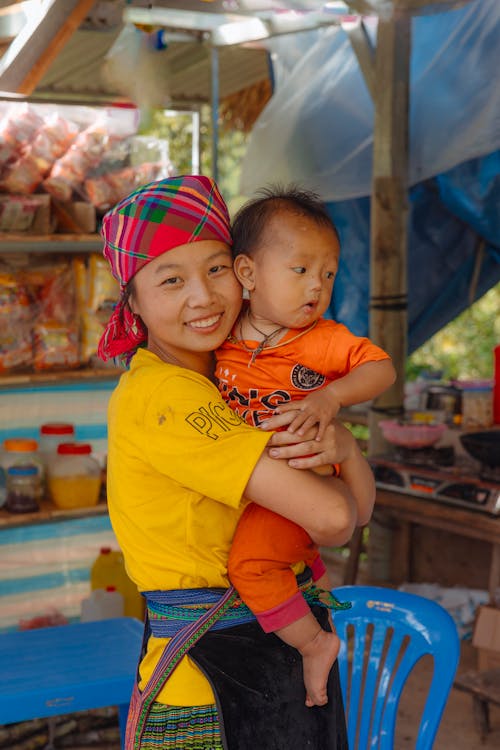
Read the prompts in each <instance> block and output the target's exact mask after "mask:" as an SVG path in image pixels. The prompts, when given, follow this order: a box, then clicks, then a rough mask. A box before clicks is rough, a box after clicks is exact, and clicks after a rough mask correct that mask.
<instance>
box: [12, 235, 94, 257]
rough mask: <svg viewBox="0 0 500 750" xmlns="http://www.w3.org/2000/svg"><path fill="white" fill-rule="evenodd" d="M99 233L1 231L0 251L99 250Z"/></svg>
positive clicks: (73, 251) (66, 251) (58, 251)
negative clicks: (13, 232)
mask: <svg viewBox="0 0 500 750" xmlns="http://www.w3.org/2000/svg"><path fill="white" fill-rule="evenodd" d="M102 247H103V240H102V237H101V236H100V235H99V234H27V233H26V234H25V233H17V234H12V233H1V232H0V254H1V253H18V252H22V251H25V252H30V253H88V252H100V251H101V250H102Z"/></svg>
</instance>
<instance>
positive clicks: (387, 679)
mask: <svg viewBox="0 0 500 750" xmlns="http://www.w3.org/2000/svg"><path fill="white" fill-rule="evenodd" d="M333 593H334V595H335V596H336V597H337V598H338V599H339V600H340V601H350V602H351V603H352V608H351V609H347V610H340V611H337V612H335V617H334V622H335V628H336V630H337V633H338V635H339V638H340V639H341V641H342V646H341V650H340V653H339V658H338V662H339V669H340V681H341V685H342V694H343V697H344V705H345V709H346V719H347V731H348V736H349V750H393V748H394V733H395V728H396V716H397V711H398V705H399V700H400V697H401V694H402V692H403V688H404V686H405V684H406V681H407V679H408V677H409V675H410V673H411V671H412V669H413V667H414V666H415V664H416V662H417V661H418V660H419V659H420V658H421V657H423V656H424V655H426V654H429V655H431V656H432V657H433V660H434V670H433V675H432V680H431V682H430V685H429V690H428V693H427V699H426V702H425V706H424V708H423V712H422V716H421V721H420V726H419V731H418V739H417V742H416V746H415V747H416V750H430V748H432V746H433V743H434V738H435V736H436V732H437V729H438V726H439V722H440V721H441V716H442V714H443V710H444V707H445V705H446V701H447V699H448V694H449V692H450V689H451V686H452V684H453V678H454V676H455V672H456V669H457V665H458V661H459V657H460V641H459V638H458V633H457V629H456V626H455V623H454V622H453V619H452V618H451V617H450V615H449V614H448V612H446V610H445V609H443V607H441V606H440V605H439V604H437V603H436V602H433V601H431V600H429V599H425V598H423V597H421V596H417V595H416V594H408V593H405V592H402V591H395V590H393V589H387V588H381V587H378V586H341V587H340V588H337V589H335V590H334V591H333Z"/></svg>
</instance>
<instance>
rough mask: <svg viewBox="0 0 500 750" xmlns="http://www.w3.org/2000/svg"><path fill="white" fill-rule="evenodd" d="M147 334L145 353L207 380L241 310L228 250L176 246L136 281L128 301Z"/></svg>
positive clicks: (205, 244) (203, 244)
mask: <svg viewBox="0 0 500 750" xmlns="http://www.w3.org/2000/svg"><path fill="white" fill-rule="evenodd" d="M129 304H130V307H131V309H132V312H134V313H135V314H136V315H140V317H141V318H142V320H143V322H144V325H145V326H146V328H147V329H148V347H147V348H148V349H149V350H150V351H152V352H154V353H155V354H157V355H158V356H159V357H160V358H161V359H163V360H164V361H165V362H172V363H175V364H178V365H181V366H183V367H187V368H189V369H191V370H196V371H197V372H201V373H203V374H207V370H209V368H210V363H211V358H210V356H209V353H210V352H212V351H213V350H214V349H216V348H217V347H218V346H220V345H221V344H222V342H223V341H224V340H225V339H226V337H227V336H228V334H229V332H230V331H231V328H232V326H233V323H234V321H235V319H236V316H237V315H238V313H239V310H240V307H241V286H240V285H239V283H238V281H237V280H236V277H235V276H234V274H233V264H232V258H231V251H230V248H229V247H228V246H227V245H226V244H225V243H223V242H219V241H217V240H202V241H200V242H192V243H188V244H186V245H179V246H178V247H176V248H174V249H173V250H169V251H168V252H166V253H165V254H164V255H160V256H158V257H157V258H155V259H154V260H152V261H151V262H150V263H148V264H147V265H146V266H143V267H142V268H141V269H140V271H138V272H137V274H136V275H135V276H134V282H133V287H132V294H131V296H130V300H129Z"/></svg>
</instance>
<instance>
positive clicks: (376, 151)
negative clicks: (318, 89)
mask: <svg viewBox="0 0 500 750" xmlns="http://www.w3.org/2000/svg"><path fill="white" fill-rule="evenodd" d="M410 46H411V17H410V15H409V14H408V13H406V12H404V11H397V10H396V11H394V13H393V15H392V16H391V17H390V18H387V19H386V18H379V22H378V33H377V48H376V51H375V124H374V148H373V183H372V197H371V238H370V239H371V242H370V245H371V249H370V336H371V338H372V339H373V340H374V341H375V342H376V343H377V344H378V345H379V346H381V347H382V348H383V349H385V350H386V351H387V352H389V354H390V355H391V357H392V358H393V361H394V365H395V367H396V370H397V373H398V379H397V382H396V383H395V385H394V386H392V388H390V389H389V390H388V391H387V392H386V393H384V394H382V396H380V397H379V398H378V399H376V400H375V402H374V404H373V410H372V411H371V413H370V417H369V426H370V444H369V453H370V455H374V454H377V453H381V452H384V450H385V448H386V444H385V441H384V439H383V438H382V436H381V433H380V430H379V428H378V426H377V425H378V421H379V420H380V419H382V418H383V416H387V414H388V413H389V414H390V413H398V412H399V411H400V410H401V411H402V409H403V398H404V371H405V362H406V356H407V326H408V322H407V270H406V269H407V235H408V231H407V215H408V201H407V186H408V111H409V97H410V93H409V64H410Z"/></svg>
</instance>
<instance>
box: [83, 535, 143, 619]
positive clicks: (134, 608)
mask: <svg viewBox="0 0 500 750" xmlns="http://www.w3.org/2000/svg"><path fill="white" fill-rule="evenodd" d="M90 585H91V588H92V589H93V590H97V589H105V588H106V587H107V586H114V587H115V588H116V590H117V591H119V592H120V593H121V594H122V596H123V602H124V606H123V613H124V614H125V615H126V616H127V617H136V618H137V619H138V620H142V619H144V599H143V597H142V596H141V595H140V593H139V592H138V590H137V586H136V585H135V583H133V581H131V580H130V578H129V577H128V575H127V571H126V570H125V562H124V559H123V554H122V552H120V550H113V549H111V547H101V550H100V552H99V556H98V557H97V558H96V560H95V562H94V564H93V565H92V568H91V571H90Z"/></svg>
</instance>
